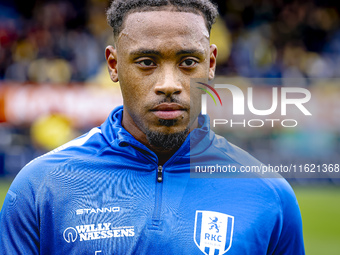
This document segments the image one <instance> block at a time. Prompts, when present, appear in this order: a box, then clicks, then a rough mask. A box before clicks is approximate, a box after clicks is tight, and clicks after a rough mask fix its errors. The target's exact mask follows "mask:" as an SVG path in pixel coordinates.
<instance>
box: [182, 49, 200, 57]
mask: <svg viewBox="0 0 340 255" xmlns="http://www.w3.org/2000/svg"><path fill="white" fill-rule="evenodd" d="M204 54H205V52H204V51H201V50H198V49H187V50H180V51H179V52H177V53H176V55H177V56H179V55H204Z"/></svg>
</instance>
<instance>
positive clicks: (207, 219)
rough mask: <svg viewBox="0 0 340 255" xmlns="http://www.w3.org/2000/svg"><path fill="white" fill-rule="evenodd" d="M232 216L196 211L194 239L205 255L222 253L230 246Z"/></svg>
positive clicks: (232, 227)
mask: <svg viewBox="0 0 340 255" xmlns="http://www.w3.org/2000/svg"><path fill="white" fill-rule="evenodd" d="M233 230H234V216H230V215H227V214H224V213H219V212H211V211H196V218H195V231H194V241H195V243H196V245H197V247H198V248H199V249H200V250H201V251H202V252H203V253H204V254H206V255H222V254H225V253H226V252H227V251H228V250H229V249H230V247H231V244H232V239H233Z"/></svg>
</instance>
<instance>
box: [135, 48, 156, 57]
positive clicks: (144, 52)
mask: <svg viewBox="0 0 340 255" xmlns="http://www.w3.org/2000/svg"><path fill="white" fill-rule="evenodd" d="M130 55H133V56H141V55H155V56H161V55H162V54H161V53H160V52H159V51H157V50H149V49H138V50H135V51H132V52H130Z"/></svg>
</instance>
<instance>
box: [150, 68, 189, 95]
mask: <svg viewBox="0 0 340 255" xmlns="http://www.w3.org/2000/svg"><path fill="white" fill-rule="evenodd" d="M182 89H183V88H182V84H181V82H180V76H179V74H178V73H177V72H176V69H175V68H172V67H164V68H163V70H162V71H161V73H160V79H159V81H158V82H157V83H156V86H155V87H154V91H155V93H156V94H157V95H165V96H166V97H171V96H173V95H176V94H180V93H181V92H182Z"/></svg>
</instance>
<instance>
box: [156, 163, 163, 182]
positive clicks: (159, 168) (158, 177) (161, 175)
mask: <svg viewBox="0 0 340 255" xmlns="http://www.w3.org/2000/svg"><path fill="white" fill-rule="evenodd" d="M157 181H158V182H162V181H163V167H162V166H158V172H157Z"/></svg>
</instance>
